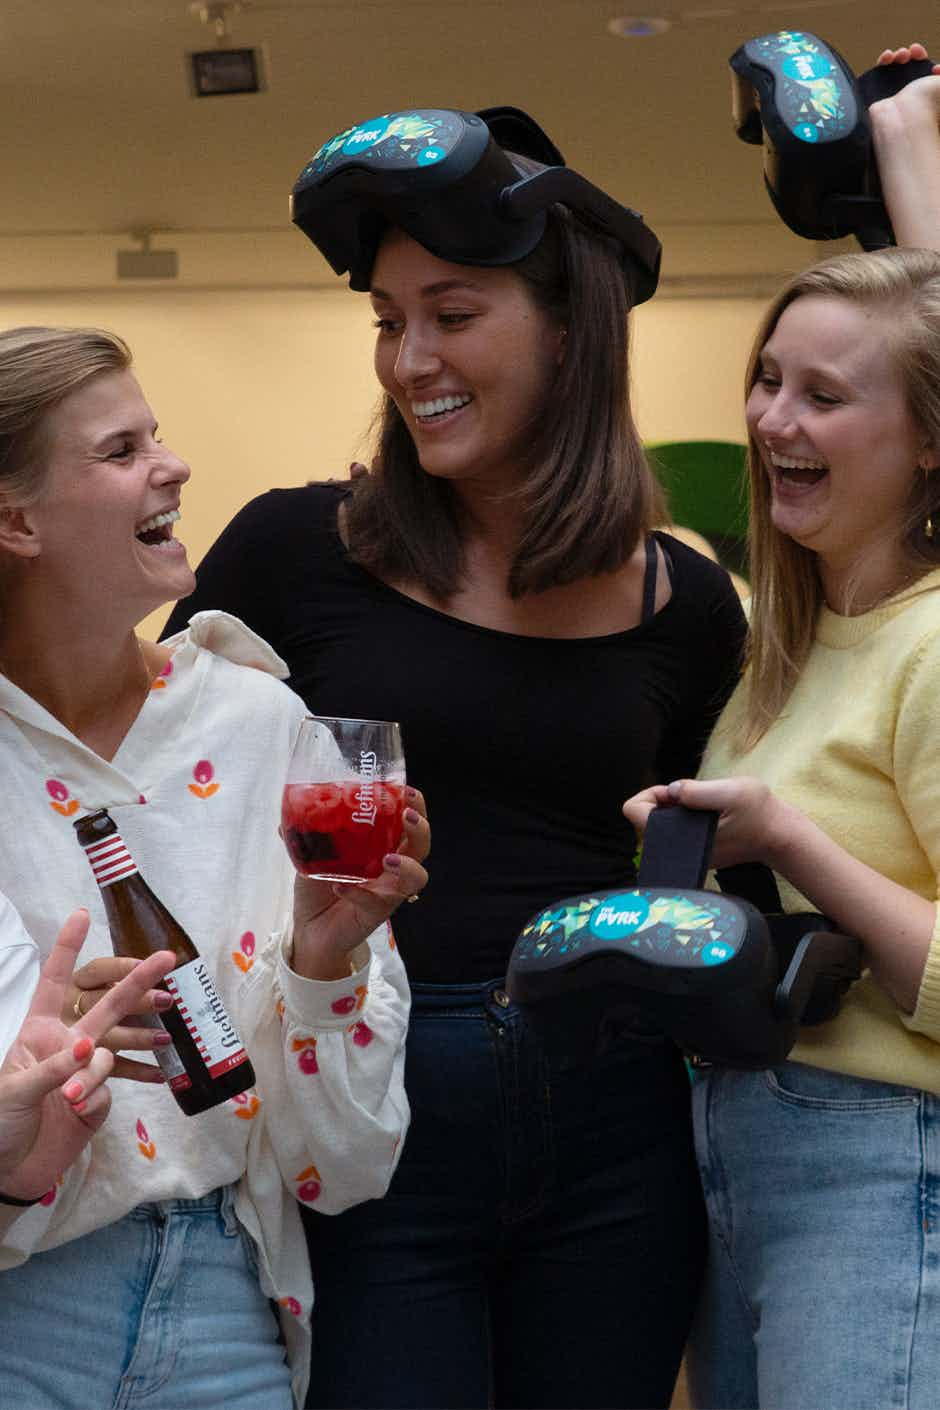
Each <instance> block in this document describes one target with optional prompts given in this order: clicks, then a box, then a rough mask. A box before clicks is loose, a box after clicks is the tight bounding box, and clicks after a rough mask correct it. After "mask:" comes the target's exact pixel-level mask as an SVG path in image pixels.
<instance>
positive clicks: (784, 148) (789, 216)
mask: <svg viewBox="0 0 940 1410" xmlns="http://www.w3.org/2000/svg"><path fill="white" fill-rule="evenodd" d="M730 62H731V69H732V114H733V120H734V126H735V130H736V132H737V134H738V136H739V137H740V138H741V140H742V141H743V142H752V143H754V144H755V145H756V146H760V145H763V148H764V184H765V185H766V187H767V191H768V193H769V195H770V199H771V201H772V202H773V204H774V208H775V209H776V211H777V214H778V215H779V216H780V218H781V220H782V221H783V222H784V224H785V225H788V226H789V227H790V229H791V230H792V231H794V233H795V234H797V235H802V236H804V237H805V238H806V239H807V240H838V239H841V238H843V237H844V236H846V235H854V236H855V238H856V239H857V240H858V242H859V244H860V245H861V246H862V248H863V249H865V250H880V249H884V248H885V246H887V245H893V244H894V243H895V241H894V231H893V230H892V229H891V221H890V219H889V217H888V212H887V211H886V209H885V205H884V201H883V199H882V194H881V183H880V181H879V179H878V169H877V166H876V163H875V155H874V151H873V148H872V140H871V125H870V123H869V120H868V109H869V107H870V106H871V104H872V103H875V102H877V101H878V100H879V99H880V98H887V97H890V96H891V95H892V94H894V93H897V92H898V91H899V90H900V89H901V88H903V87H905V85H906V84H908V83H911V82H913V80H914V79H916V78H921V77H923V76H924V75H925V74H928V73H930V72H931V69H932V61H931V60H930V59H923V60H920V61H916V62H911V63H907V64H887V65H883V66H876V67H875V68H873V69H869V70H868V71H867V72H866V73H863V74H862V75H861V77H859V78H856V77H855V75H854V74H853V73H852V70H851V69H850V68H849V66H848V64H847V63H846V61H845V59H843V57H842V55H841V54H840V53H838V51H837V50H836V49H834V48H833V47H832V45H831V44H826V43H825V42H824V41H823V40H822V39H818V38H817V37H816V35H815V34H807V33H805V32H803V31H800V30H781V31H779V32H778V33H776V34H764V35H761V36H760V37H759V38H757V39H749V40H748V41H747V43H746V44H742V45H741V47H740V48H739V49H736V50H735V52H734V53H733V54H732V55H731V60H730Z"/></svg>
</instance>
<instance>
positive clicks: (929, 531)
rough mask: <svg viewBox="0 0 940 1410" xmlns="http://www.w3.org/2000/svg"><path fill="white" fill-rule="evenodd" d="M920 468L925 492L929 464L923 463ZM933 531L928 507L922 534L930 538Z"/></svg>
mask: <svg viewBox="0 0 940 1410" xmlns="http://www.w3.org/2000/svg"><path fill="white" fill-rule="evenodd" d="M922 469H923V472H924V491H925V493H926V491H927V488H928V486H929V484H930V466H929V465H924V466H922ZM933 533H934V528H933V516H932V514H931V512H930V510H929V509H928V510H927V518H926V521H925V523H924V535H925V537H926V538H928V539H932V538H933Z"/></svg>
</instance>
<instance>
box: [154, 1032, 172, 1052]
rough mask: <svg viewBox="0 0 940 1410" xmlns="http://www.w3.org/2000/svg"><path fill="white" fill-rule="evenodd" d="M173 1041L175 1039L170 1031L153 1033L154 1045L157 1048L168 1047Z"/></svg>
mask: <svg viewBox="0 0 940 1410" xmlns="http://www.w3.org/2000/svg"><path fill="white" fill-rule="evenodd" d="M172 1041H173V1039H172V1038H171V1037H170V1035H169V1033H154V1035H153V1046H154V1047H155V1048H167V1047H169V1045H170V1044H171V1043H172Z"/></svg>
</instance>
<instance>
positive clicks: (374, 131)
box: [343, 123, 388, 156]
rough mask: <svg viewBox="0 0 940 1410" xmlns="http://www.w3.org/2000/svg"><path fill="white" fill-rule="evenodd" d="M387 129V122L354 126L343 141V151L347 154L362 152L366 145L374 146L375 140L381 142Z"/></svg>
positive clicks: (352, 154)
mask: <svg viewBox="0 0 940 1410" xmlns="http://www.w3.org/2000/svg"><path fill="white" fill-rule="evenodd" d="M387 131H388V123H378V124H376V123H369V124H368V125H367V126H365V127H354V128H353V130H352V132H350V134H349V136H348V137H347V138H346V141H345V142H344V143H343V151H344V152H345V153H346V154H347V155H348V156H354V155H355V154H356V153H357V152H363V151H365V149H366V147H374V146H375V144H376V142H381V140H382V138H383V137H384V136H385V134H386V132H387Z"/></svg>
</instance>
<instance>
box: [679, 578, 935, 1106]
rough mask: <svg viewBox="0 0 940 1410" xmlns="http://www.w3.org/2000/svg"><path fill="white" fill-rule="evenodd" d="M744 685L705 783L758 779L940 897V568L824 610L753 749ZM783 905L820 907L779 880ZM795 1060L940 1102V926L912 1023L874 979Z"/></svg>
mask: <svg viewBox="0 0 940 1410" xmlns="http://www.w3.org/2000/svg"><path fill="white" fill-rule="evenodd" d="M742 708H743V686H739V687H738V689H737V691H736V692H735V694H734V695H733V696H732V698H731V700H729V702H728V704H727V706H726V708H725V710H724V713H723V714H722V716H721V719H720V720H719V721H718V724H717V726H716V728H715V732H714V734H713V735H712V739H711V741H710V743H709V746H708V749H707V751H706V754H705V758H704V760H703V762H702V768H701V771H700V775H699V776H700V777H701V778H723V777H727V776H729V775H732V774H749V775H753V776H755V777H757V778H761V779H763V780H764V781H765V782H766V783H767V784H768V785H769V786H770V787H771V788H772V789H773V791H774V792H775V793H776V794H777V795H778V796H779V797H780V798H782V799H785V800H786V801H787V802H789V803H792V804H793V805H794V806H795V807H797V808H800V809H801V810H802V811H803V812H804V813H806V814H807V815H808V816H809V817H811V818H812V819H813V821H814V822H815V823H817V824H818V826H819V827H821V828H822V829H823V830H824V831H825V832H826V833H828V835H829V836H830V837H831V838H832V839H833V840H834V841H835V842H837V843H838V844H839V845H840V846H842V847H844V848H845V850H846V851H847V852H851V853H852V855H853V856H855V857H857V858H858V859H859V860H860V861H862V862H865V863H867V865H868V866H870V867H873V868H874V869H875V870H876V871H879V872H881V873H882V875H884V876H887V877H890V878H891V880H892V881H896V882H898V883H899V884H900V885H901V886H906V887H907V888H908V889H909V890H911V891H914V892H916V893H917V894H918V895H920V896H923V897H925V898H926V899H927V900H929V901H933V902H936V901H937V899H938V895H940V881H938V878H940V569H936V570H934V571H933V572H931V573H929V574H928V575H927V576H926V577H924V578H922V579H921V580H920V582H918V583H917V584H916V585H915V586H914V587H911V588H907V589H906V590H905V591H904V592H901V593H898V595H897V596H896V597H892V598H891V599H889V600H888V601H887V602H885V603H883V604H882V605H881V606H880V607H878V608H877V609H875V610H874V611H872V612H866V613H864V614H863V615H862V616H859V617H840V616H837V615H836V613H834V612H830V611H829V610H828V609H827V608H823V610H822V612H821V615H820V618H819V622H818V624H817V628H816V633H815V640H814V642H813V646H812V648H811V651H810V655H809V658H808V660H807V662H806V665H805V667H804V669H803V671H802V674H801V675H800V679H799V681H798V682H797V686H796V689H795V690H794V692H793V694H792V696H791V697H790V700H789V701H788V703H787V705H786V708H785V710H784V711H783V714H782V715H781V716H780V718H779V719H778V720H777V721H776V723H775V724H774V725H773V727H772V728H771V729H770V730H768V732H767V734H765V735H764V737H763V739H761V740H760V741H759V742H758V743H757V745H755V747H754V748H753V749H750V750H748V751H747V752H746V753H740V752H739V751H737V750H736V749H735V747H734V744H733V738H732V736H733V733H734V727H735V725H736V724H737V723H738V721H739V720H740V718H741V713H742ZM777 880H778V883H779V886H780V894H781V897H782V899H783V904H784V908H785V909H786V910H788V911H794V910H806V909H809V910H813V909H814V907H813V906H812V904H811V903H810V902H808V901H807V900H806V898H805V897H803V896H801V895H800V894H799V892H797V891H796V890H795V889H794V888H793V887H792V886H790V885H789V884H788V883H787V882H786V881H785V880H784V878H783V877H779V876H778V878H777ZM791 1057H792V1058H793V1060H794V1061H796V1062H805V1063H809V1064H811V1065H813V1066H815V1067H824V1068H829V1069H831V1070H833V1071H836V1072H849V1073H853V1074H855V1075H856V1076H859V1077H869V1078H875V1079H878V1080H881V1081H886V1082H896V1083H900V1084H902V1085H905V1086H912V1087H920V1088H923V1089H925V1090H927V1091H931V1092H936V1093H940V918H938V920H937V921H936V922H935V925H934V932H933V937H932V940H931V944H930V951H929V954H928V957H927V964H926V967H925V969H924V977H923V980H922V982H921V987H920V992H919V994H918V999H917V1006H916V1008H915V1010H914V1013H913V1014H910V1015H906V1014H903V1013H900V1012H899V1011H898V1009H897V1008H896V1007H895V1005H894V1004H893V1002H892V1000H891V999H889V997H888V996H887V994H885V992H884V991H883V990H882V989H880V988H879V987H878V986H877V985H876V984H875V983H874V981H873V980H872V979H871V977H870V975H868V974H867V973H866V974H865V975H863V977H862V978H861V979H860V980H859V981H858V983H856V984H855V985H854V986H853V988H852V989H851V991H850V993H849V995H848V996H847V998H846V999H845V1001H844V1002H843V1005H842V1009H841V1012H840V1013H839V1015H838V1017H837V1018H835V1019H833V1020H832V1022H830V1023H826V1024H822V1025H820V1026H819V1027H815V1028H804V1029H803V1030H802V1032H801V1036H800V1040H799V1042H798V1043H797V1045H796V1046H795V1047H794V1049H793V1052H792V1053H791Z"/></svg>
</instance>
